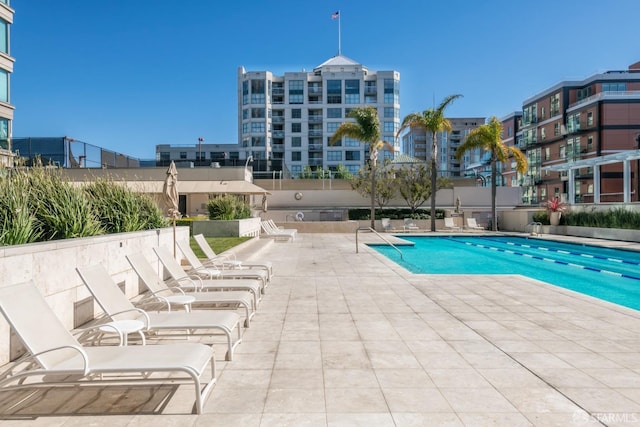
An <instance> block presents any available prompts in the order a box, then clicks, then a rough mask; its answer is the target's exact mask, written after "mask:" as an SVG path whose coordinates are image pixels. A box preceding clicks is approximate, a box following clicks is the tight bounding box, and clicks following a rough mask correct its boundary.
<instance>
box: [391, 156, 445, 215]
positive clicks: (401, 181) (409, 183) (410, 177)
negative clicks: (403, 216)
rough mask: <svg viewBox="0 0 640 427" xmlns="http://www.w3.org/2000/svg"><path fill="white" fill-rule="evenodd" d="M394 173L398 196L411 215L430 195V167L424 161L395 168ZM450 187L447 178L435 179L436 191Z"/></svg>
mask: <svg viewBox="0 0 640 427" xmlns="http://www.w3.org/2000/svg"><path fill="white" fill-rule="evenodd" d="M395 175H396V185H397V186H398V191H399V193H400V196H401V197H402V198H403V199H404V201H405V202H407V206H409V208H410V209H411V215H413V214H415V213H416V210H417V209H418V208H419V207H420V206H422V205H423V204H424V202H426V201H427V200H428V199H429V197H431V194H432V191H431V181H430V177H431V168H430V167H429V166H428V165H425V164H424V163H419V164H413V165H404V166H402V167H401V168H398V169H396V171H395ZM450 187H451V181H449V180H448V179H447V178H444V177H439V178H438V180H437V181H436V191H437V190H439V189H441V188H450Z"/></svg>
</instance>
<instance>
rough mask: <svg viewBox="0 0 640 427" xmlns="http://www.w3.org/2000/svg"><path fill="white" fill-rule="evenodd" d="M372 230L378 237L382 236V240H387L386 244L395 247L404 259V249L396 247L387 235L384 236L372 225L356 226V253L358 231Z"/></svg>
mask: <svg viewBox="0 0 640 427" xmlns="http://www.w3.org/2000/svg"><path fill="white" fill-rule="evenodd" d="M361 230H362V231H370V232H372V233H375V234H376V235H377V236H378V237H380V238H381V239H382V240H384V241H385V243H386V244H388V245H389V246H391V247H392V248H393V249H395V250H396V251H398V253H399V254H400V259H404V258H403V257H402V251H401V250H400V249H398V248H397V247H396V245H394V244H393V243H391V242H390V241H389V240H388V239H387V238H386V237H384V236H383V235H382V234H380V233H378V232H377V231H376V230H374V229H373V228H371V227H358V228H356V253H358V232H359V231H361Z"/></svg>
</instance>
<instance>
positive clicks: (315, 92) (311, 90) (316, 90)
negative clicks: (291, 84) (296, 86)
mask: <svg viewBox="0 0 640 427" xmlns="http://www.w3.org/2000/svg"><path fill="white" fill-rule="evenodd" d="M307 92H308V93H309V95H322V88H321V87H311V86H309V87H308V88H307Z"/></svg>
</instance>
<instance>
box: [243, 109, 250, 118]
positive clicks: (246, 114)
mask: <svg viewBox="0 0 640 427" xmlns="http://www.w3.org/2000/svg"><path fill="white" fill-rule="evenodd" d="M247 119H249V109H248V108H243V109H242V120H247Z"/></svg>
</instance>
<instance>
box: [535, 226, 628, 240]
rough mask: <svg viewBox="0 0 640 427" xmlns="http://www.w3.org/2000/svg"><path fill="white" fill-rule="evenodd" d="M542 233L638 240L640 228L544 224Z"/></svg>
mask: <svg viewBox="0 0 640 427" xmlns="http://www.w3.org/2000/svg"><path fill="white" fill-rule="evenodd" d="M542 233H544V234H559V235H562V236H577V237H591V238H596V239H607V240H621V241H626V242H640V230H629V229H623V228H599V227H577V226H573V225H560V226H553V225H544V226H542Z"/></svg>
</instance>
